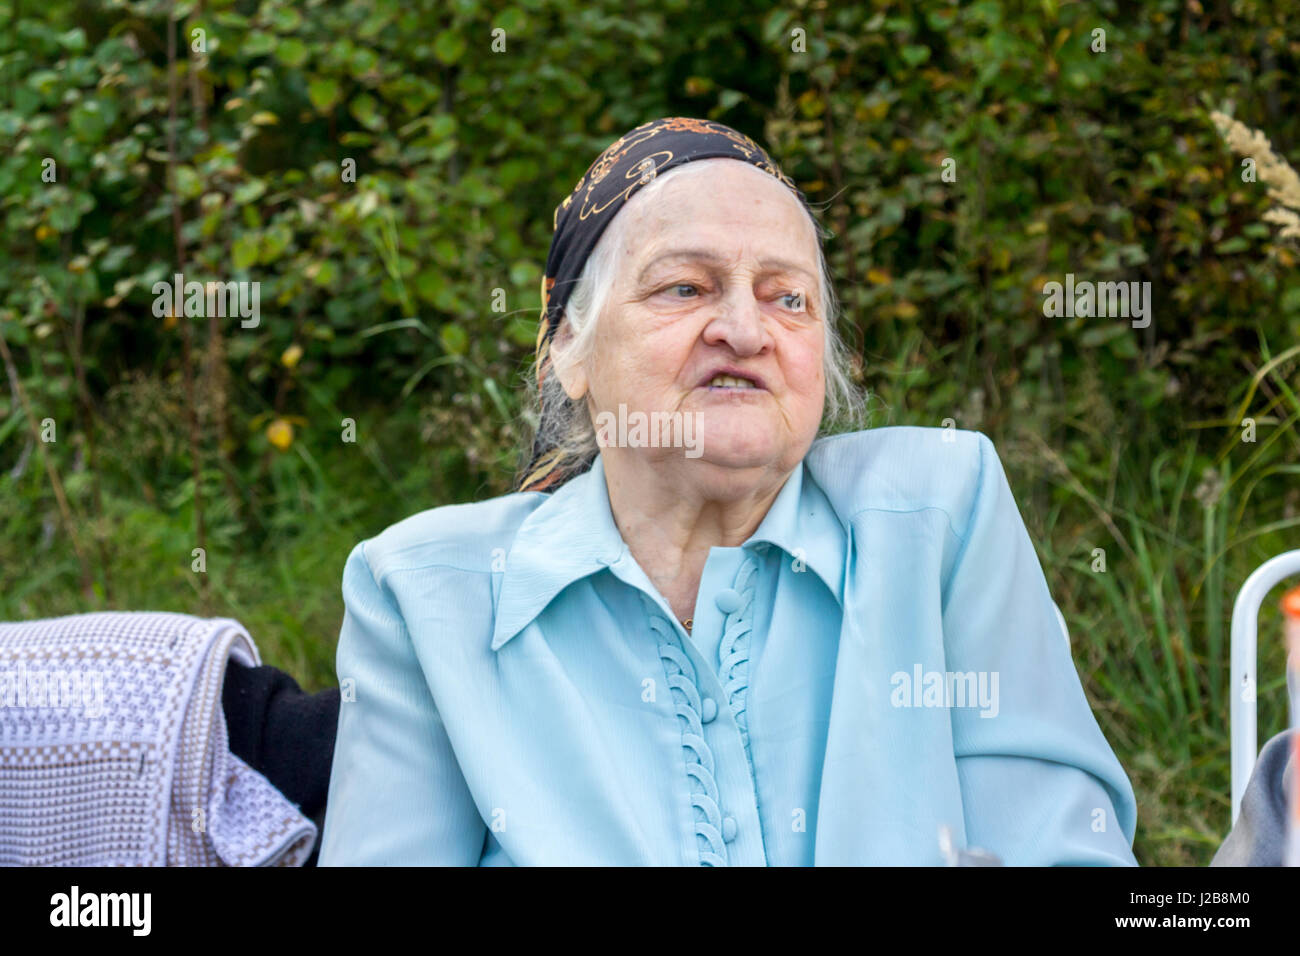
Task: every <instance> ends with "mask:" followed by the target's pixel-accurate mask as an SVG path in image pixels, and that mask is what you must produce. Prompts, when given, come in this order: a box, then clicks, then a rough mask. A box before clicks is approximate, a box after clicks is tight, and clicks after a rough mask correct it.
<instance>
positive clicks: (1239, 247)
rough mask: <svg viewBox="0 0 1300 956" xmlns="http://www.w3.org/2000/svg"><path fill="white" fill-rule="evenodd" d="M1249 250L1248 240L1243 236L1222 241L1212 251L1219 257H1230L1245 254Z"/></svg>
mask: <svg viewBox="0 0 1300 956" xmlns="http://www.w3.org/2000/svg"><path fill="white" fill-rule="evenodd" d="M1249 249H1250V240H1249V239H1247V238H1246V237H1245V236H1233V237H1232V238H1231V239H1224V240H1223V242H1220V243H1219V244H1218V245H1216V246H1215V247H1214V251H1215V252H1217V253H1218V254H1219V255H1221V256H1231V255H1235V254H1236V253H1238V252H1246V251H1247V250H1249Z"/></svg>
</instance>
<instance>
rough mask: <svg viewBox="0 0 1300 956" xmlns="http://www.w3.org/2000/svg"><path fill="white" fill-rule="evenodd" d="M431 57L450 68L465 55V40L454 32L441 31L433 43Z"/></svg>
mask: <svg viewBox="0 0 1300 956" xmlns="http://www.w3.org/2000/svg"><path fill="white" fill-rule="evenodd" d="M433 55H434V56H436V57H437V58H438V59H439V60H441V61H442V62H443V63H446V64H447V65H448V66H451V65H452V64H453V63H456V62H458V61H459V60H460V58H461V57H462V56H464V55H465V38H464V37H463V36H461V35H460V34H459V33H457V32H456V31H455V30H443V31H442V32H441V33H439V34H438V36H437V38H436V39H435V40H434V41H433Z"/></svg>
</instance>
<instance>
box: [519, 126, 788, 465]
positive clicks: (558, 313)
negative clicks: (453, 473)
mask: <svg viewBox="0 0 1300 956" xmlns="http://www.w3.org/2000/svg"><path fill="white" fill-rule="evenodd" d="M721 158H727V159H739V160H741V161H743V162H746V163H749V164H750V165H751V166H757V167H758V168H759V169H761V170H763V171H764V172H767V173H770V174H772V175H773V176H775V177H776V178H777V179H779V180H780V181H781V182H783V183H785V185H787V186H789V187H790V189H791V190H792V191H793V192H794V194H795V195H796V196H797V197H798V198H799V201H800V202H801V203H803V204H804V206H805V208H806V207H807V200H806V199H805V198H804V195H803V193H802V192H800V191H799V188H798V187H797V186H795V184H794V183H793V182H792V181H791V180H790V178H789V177H788V176H786V175H785V173H783V172H782V171H781V169H780V168H779V167H778V166H777V165H776V163H774V162H772V159H771V157H770V156H768V155H767V153H766V152H765V151H764V150H763V148H762V147H761V146H759V145H758V144H757V143H755V142H754V141H753V140H752V139H750V138H749V137H748V136H746V135H744V134H743V133H739V132H737V131H736V130H734V129H732V128H731V127H730V126H724V125H723V124H721V123H715V122H713V121H712V120H702V119H691V118H689V117H684V116H673V117H668V118H665V119H657V120H654V121H652V122H649V123H645V124H644V125H641V126H638V127H637V128H636V129H634V130H632V131H631V132H629V133H625V134H624V135H622V136H620V137H619V138H618V139H616V140H615V141H614V142H613V143H610V145H609V146H608V147H606V148H605V151H604V152H602V153H601V154H600V156H599V157H597V158H596V161H595V162H594V163H592V164H591V166H590V167H589V168H588V169H587V171H586V173H584V174H583V176H582V178H581V179H579V180H578V185H576V186H575V187H573V192H572V193H570V194H569V195H568V196H566V197H565V199H564V201H563V202H562V203H560V205H558V206H557V207H555V219H554V223H553V225H554V228H555V235H554V236H553V237H552V239H551V251H550V254H549V255H547V257H546V274H545V275H544V276H543V277H542V315H541V328H540V329H539V330H538V334H537V388H538V392H539V395H541V394H542V393H541V388H542V382H543V381H545V378H546V374H547V372H549V371H550V367H551V362H550V345H551V338H552V337H553V336H554V335H555V330H556V329H557V328H558V327H559V324H560V319H561V318H562V317H563V315H564V306H565V303H566V302H568V300H569V295H570V293H571V292H572V291H573V287H574V285H575V284H576V283H577V281H578V278H579V276H581V275H582V269H583V267H584V266H585V265H586V263H587V257H588V256H590V255H591V252H592V250H593V249H595V247H596V243H597V242H598V241H599V239H600V237H601V235H602V234H603V233H604V231H605V228H606V227H607V226H608V225H609V224H610V221H611V220H613V218H614V217H615V216H616V215H618V211H619V210H620V209H622V208H623V206H624V205H626V203H627V201H628V200H629V199H630V198H631V197H632V196H633V195H635V193H636V191H637V190H638V189H639V188H641V187H642V186H645V185H647V184H648V183H650V182H652V181H653V180H654V178H655V176H656V175H658V174H659V173H663V172H667V171H668V170H669V169H672V168H673V167H675V166H681V165H682V164H683V163H689V162H692V161H694V160H699V159H721ZM809 214H810V215H811V212H810V213H809ZM542 400H543V401H544V396H543V397H542ZM543 414H545V410H543ZM589 465H590V462H589V461H572V460H566V459H565V457H564V455H563V454H562V452H561V451H560V450H559V449H557V448H551V447H547V446H546V444H545V443H544V442H543V441H542V440H541V439H540V437H539V438H537V439H535V440H534V442H533V449H532V457H531V460H530V461H529V462H528V465H527V467H526V468H525V469H524V470H523V472H522V474H523V478H522V479H521V481H520V482H519V490H520V491H547V490H552V489H554V488H556V487H558V486H559V485H561V484H563V483H564V482H565V481H567V480H568V479H569V478H572V477H573V476H574V475H576V474H579V473H581V472H582V471H585V470H586V468H587V467H588V466H589Z"/></svg>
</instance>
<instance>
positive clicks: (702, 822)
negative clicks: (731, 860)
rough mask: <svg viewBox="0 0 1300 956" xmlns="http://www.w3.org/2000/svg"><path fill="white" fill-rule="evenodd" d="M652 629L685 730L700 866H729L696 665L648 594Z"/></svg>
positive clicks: (687, 769)
mask: <svg viewBox="0 0 1300 956" xmlns="http://www.w3.org/2000/svg"><path fill="white" fill-rule="evenodd" d="M641 599H642V601H643V602H644V604H645V608H646V614H647V616H648V617H649V621H650V628H651V630H653V631H654V633H655V636H656V637H657V638H658V642H659V658H660V660H661V661H663V665H664V670H665V672H666V673H667V675H668V687H669V689H670V690H671V691H672V695H673V704H674V707H675V709H676V713H677V717H678V718H679V722H680V724H681V729H682V750H683V751H684V753H685V756H686V775H687V776H688V777H689V778H690V781H691V791H692V792H691V807H692V808H693V810H694V813H695V835H696V837H697V838H698V839H697V841H696V842H697V844H698V846H699V851H700V865H701V866H726V865H727V844H726V841H725V840H724V839H723V833H722V828H723V818H722V809H721V807H720V806H719V802H720V797H719V795H718V783H717V780H716V778H715V776H714V773H715V770H714V761H713V751H712V750H710V749H709V745H708V743H707V741H705V739H704V726H703V724H702V723H701V719H700V717H701V714H702V712H703V709H704V708H703V704H702V702H701V700H700V691H699V686H698V684H697V682H696V676H695V667H694V666H693V665H692V664H691V661H690V658H689V657H688V656H687V655H686V653H685V651H684V650H683V648H682V646H681V638H680V637H679V636H678V634H677V631H676V628H674V627H673V625H672V624H671V623H669V621H668V620H667V619H666V618H665V617H664V615H663V612H662V611H660V609H659V607H658V605H656V604H655V603H654V602H653V601H652V600H650V598H649V597H647V596H646V595H644V594H642V595H641Z"/></svg>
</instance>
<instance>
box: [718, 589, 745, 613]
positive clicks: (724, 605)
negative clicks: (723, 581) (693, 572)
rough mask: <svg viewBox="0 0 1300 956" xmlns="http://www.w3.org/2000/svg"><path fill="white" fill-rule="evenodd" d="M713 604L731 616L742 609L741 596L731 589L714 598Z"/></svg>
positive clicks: (719, 593) (723, 590) (720, 592)
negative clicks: (733, 612)
mask: <svg viewBox="0 0 1300 956" xmlns="http://www.w3.org/2000/svg"><path fill="white" fill-rule="evenodd" d="M713 602H714V603H715V604H717V605H718V610H719V611H721V612H722V613H723V614H730V613H731V612H732V611H738V610H739V609H740V595H739V594H737V593H736V592H735V591H734V590H732V589H731V588H723V589H722V590H721V591H719V592H718V593H717V596H715V597H714V599H713Z"/></svg>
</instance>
